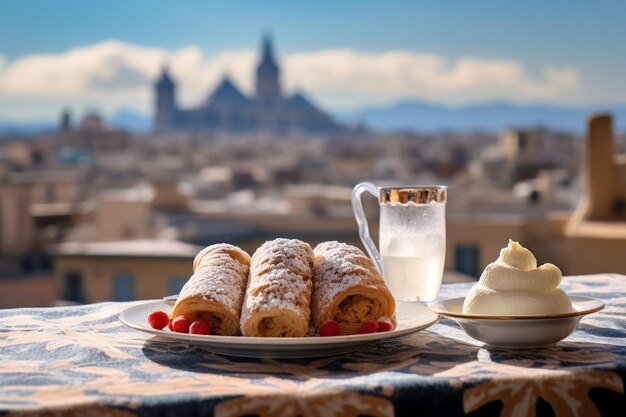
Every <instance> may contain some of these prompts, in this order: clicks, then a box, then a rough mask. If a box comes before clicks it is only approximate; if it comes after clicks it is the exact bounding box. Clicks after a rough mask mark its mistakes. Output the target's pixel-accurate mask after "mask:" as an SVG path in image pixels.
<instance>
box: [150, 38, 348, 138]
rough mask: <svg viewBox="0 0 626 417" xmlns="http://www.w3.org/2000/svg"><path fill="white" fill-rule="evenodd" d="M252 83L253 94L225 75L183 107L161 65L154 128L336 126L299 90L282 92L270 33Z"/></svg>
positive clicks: (281, 129)
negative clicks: (188, 106)
mask: <svg viewBox="0 0 626 417" xmlns="http://www.w3.org/2000/svg"><path fill="white" fill-rule="evenodd" d="M255 85H256V94H255V95H254V96H253V97H248V96H246V95H245V94H243V93H242V92H241V91H240V90H239V89H238V88H237V86H236V85H235V84H234V83H233V82H232V81H231V80H230V78H229V77H228V75H226V76H224V78H223V79H222V81H221V82H220V83H219V85H218V86H217V88H215V90H214V91H213V92H211V93H210V94H209V96H208V97H207V98H206V100H204V102H203V103H201V104H200V105H199V106H198V107H195V108H191V109H182V108H180V107H178V105H177V103H176V83H175V81H174V80H173V79H172V77H171V76H170V74H169V71H168V69H167V68H166V67H164V68H163V71H162V72H161V76H160V77H159V79H158V80H157V82H156V83H155V86H154V87H155V112H156V115H155V120H154V128H155V130H156V131H159V132H168V131H227V132H250V131H272V132H289V131H305V132H332V131H336V130H338V129H339V126H338V125H337V124H336V123H335V122H334V121H333V119H332V118H331V117H330V116H329V115H328V114H326V113H324V112H322V111H321V110H319V109H318V108H317V107H316V106H315V105H313V104H312V103H311V101H309V100H308V99H307V98H306V97H305V96H304V95H303V94H302V93H299V92H296V93H294V94H293V95H291V96H287V95H285V93H284V92H283V89H282V87H281V82H280V67H279V66H278V63H277V61H276V59H275V56H274V52H273V47H272V41H271V39H270V37H269V36H265V38H264V39H263V43H262V48H261V57H260V61H259V64H258V66H257V68H256V83H255Z"/></svg>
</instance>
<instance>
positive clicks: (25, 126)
mask: <svg viewBox="0 0 626 417" xmlns="http://www.w3.org/2000/svg"><path fill="white" fill-rule="evenodd" d="M54 128H55V125H54V123H53V122H51V121H45V120H32V121H23V122H22V121H20V122H15V121H9V120H0V135H4V136H9V135H17V136H26V135H34V134H37V133H45V132H49V131H51V130H53V129H54Z"/></svg>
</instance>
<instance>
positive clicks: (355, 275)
mask: <svg viewBox="0 0 626 417" xmlns="http://www.w3.org/2000/svg"><path fill="white" fill-rule="evenodd" d="M314 254H315V259H314V262H313V299H312V301H311V307H312V312H313V317H314V318H315V321H316V322H318V325H319V322H320V321H323V320H322V318H324V319H328V318H330V317H327V316H329V314H330V312H329V310H332V309H334V308H337V306H338V304H339V303H340V302H341V300H340V299H339V297H340V296H341V295H342V294H345V293H347V292H349V291H350V290H352V289H354V287H359V289H360V291H359V292H360V293H362V292H363V291H365V290H369V291H373V293H375V294H377V295H376V296H375V298H380V299H381V302H382V304H380V308H382V309H383V310H384V309H387V308H388V309H389V311H390V312H391V313H393V311H394V310H395V303H393V297H392V296H391V293H389V290H388V289H387V287H386V285H385V282H384V280H383V279H382V277H381V276H380V273H379V272H378V270H377V269H376V267H375V266H374V263H373V262H372V260H371V259H370V258H368V257H367V256H366V255H365V254H364V253H363V252H362V251H361V250H360V249H359V248H357V247H355V246H351V245H348V244H345V243H341V242H337V241H331V242H324V243H320V244H319V245H317V246H316V247H315V249H314ZM344 297H345V296H344ZM388 301H389V302H391V303H393V305H392V306H390V305H389V303H388ZM376 304H378V302H377V303H376ZM385 306H387V307H385ZM357 325H358V323H357Z"/></svg>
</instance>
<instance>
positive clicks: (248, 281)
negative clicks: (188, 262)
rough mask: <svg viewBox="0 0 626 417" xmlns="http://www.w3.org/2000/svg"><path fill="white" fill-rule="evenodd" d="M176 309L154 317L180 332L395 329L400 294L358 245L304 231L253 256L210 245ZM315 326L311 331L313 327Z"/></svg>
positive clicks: (299, 333) (298, 333)
mask: <svg viewBox="0 0 626 417" xmlns="http://www.w3.org/2000/svg"><path fill="white" fill-rule="evenodd" d="M193 266H194V274H193V275H192V276H191V278H190V279H189V281H187V283H186V284H185V285H184V286H183V289H182V291H181V293H180V294H179V296H178V299H177V301H176V304H175V306H174V309H173V311H172V314H171V315H168V314H167V313H166V312H164V311H159V310H157V311H153V312H152V313H150V315H149V316H148V324H149V325H150V326H151V327H152V328H154V329H158V330H163V329H165V328H166V327H167V328H168V329H169V330H170V331H172V332H177V333H191V334H202V335H211V334H213V335H222V336H233V335H238V334H242V335H243V336H252V337H303V336H306V335H307V333H309V323H310V321H313V322H314V324H315V327H316V328H317V330H318V331H319V335H320V336H339V335H346V334H355V333H360V334H365V333H375V332H388V331H391V330H393V329H394V328H395V327H396V319H395V308H396V304H395V300H394V299H393V296H392V295H391V293H390V292H389V289H388V288H387V286H386V285H385V282H384V280H383V278H382V277H381V275H380V273H379V272H378V270H377V269H376V267H375V266H374V264H373V262H372V260H371V259H369V258H368V257H367V256H365V254H364V253H363V252H362V251H361V250H360V249H358V248H356V247H354V246H351V245H347V244H345V243H340V242H324V243H321V244H319V245H318V246H317V247H316V248H315V250H313V249H311V247H310V246H309V244H307V243H306V242H303V241H301V240H297V239H275V240H272V241H268V242H265V243H264V244H263V245H261V247H259V248H258V249H257V250H256V251H255V253H254V254H253V255H252V257H250V256H249V255H248V254H247V253H246V252H245V251H243V250H241V249H240V248H238V247H236V246H233V245H229V244H225V243H221V244H217V245H212V246H208V247H207V248H205V249H203V250H202V251H201V252H200V253H199V254H198V255H197V256H196V258H195V260H194V265H193ZM309 334H310V333H309Z"/></svg>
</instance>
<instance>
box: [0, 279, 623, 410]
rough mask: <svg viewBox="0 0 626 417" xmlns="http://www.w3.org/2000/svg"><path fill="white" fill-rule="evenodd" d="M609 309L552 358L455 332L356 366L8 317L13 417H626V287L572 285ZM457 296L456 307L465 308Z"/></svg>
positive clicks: (1, 325)
mask: <svg viewBox="0 0 626 417" xmlns="http://www.w3.org/2000/svg"><path fill="white" fill-rule="evenodd" d="M562 287H563V288H564V289H565V290H566V291H567V292H568V293H569V294H571V295H584V296H588V297H594V298H599V299H602V300H604V301H605V302H606V304H607V306H606V308H605V309H604V310H603V311H601V312H599V313H595V314H592V315H590V316H587V317H585V318H584V319H583V320H582V321H581V323H580V325H579V327H578V330H577V331H576V332H575V333H574V334H573V335H572V336H570V337H569V338H567V339H566V340H564V341H563V342H561V343H560V344H558V345H557V346H553V347H550V348H547V349H535V350H525V351H513V350H497V349H486V348H484V347H482V345H481V343H479V342H477V341H475V340H472V339H471V338H469V337H468V336H467V335H466V334H465V333H464V332H463V331H462V330H461V329H460V327H459V326H458V325H457V324H456V323H455V322H454V321H452V320H449V319H445V318H444V319H442V320H440V321H439V323H438V324H436V325H434V326H433V327H431V328H429V329H428V330H425V331H422V332H419V333H416V334H414V335H411V336H406V337H404V338H400V339H395V340H387V341H380V342H375V343H372V344H369V345H366V346H364V347H362V348H361V349H360V350H359V351H357V352H355V353H351V354H346V355H343V356H336V357H329V358H319V359H306V360H305V359H302V360H268V359H260V360H256V359H240V358H233V357H226V356H220V355H216V354H212V353H209V352H207V351H205V350H203V349H201V348H197V347H194V346H190V345H188V344H184V343H170V342H166V341H163V340H161V339H159V338H156V337H152V336H150V335H147V334H144V333H140V332H137V331H134V330H132V329H129V328H127V327H125V326H124V325H122V324H121V323H120V322H119V320H118V314H119V313H120V312H121V311H122V310H124V309H125V308H127V307H129V306H131V305H133V303H102V304H94V305H85V306H79V307H59V308H45V309H15V310H2V311H0V415H10V416H21V415H39V416H53V415H71V416H92V415H110V416H136V415H137V416H199V415H203V416H204V415H207V416H208V415H213V414H215V415H217V416H233V417H234V416H244V415H260V416H274V415H278V416H291V415H303V416H357V415H369V416H391V415H397V416H456V415H492V416H503V417H504V416H535V415H556V416H559V417H561V416H580V417H592V416H599V415H602V416H611V415H615V416H624V415H626V396H625V394H624V380H625V378H626V276H620V275H594V276H580V277H567V278H565V279H564V282H563V284H562ZM468 288H469V286H468V285H467V284H455V285H447V286H444V287H443V289H442V294H441V297H442V298H448V297H456V296H463V295H464V294H465V293H466V292H467V290H468Z"/></svg>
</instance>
